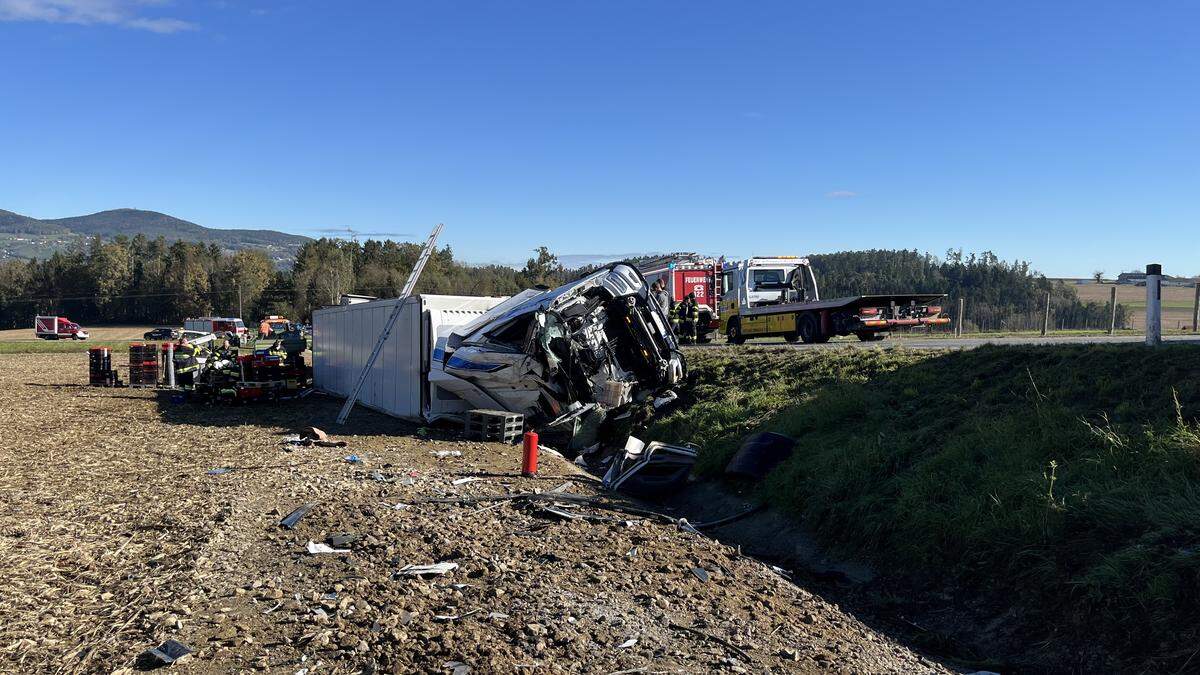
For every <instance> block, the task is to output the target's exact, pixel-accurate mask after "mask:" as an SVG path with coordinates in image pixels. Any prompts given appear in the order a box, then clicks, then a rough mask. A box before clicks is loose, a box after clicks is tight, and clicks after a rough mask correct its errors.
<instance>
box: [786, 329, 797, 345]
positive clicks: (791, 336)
mask: <svg viewBox="0 0 1200 675" xmlns="http://www.w3.org/2000/svg"><path fill="white" fill-rule="evenodd" d="M783 339H784V340H787V341H788V342H791V343H793V344H795V343H797V342H799V341H800V334H799V333H795V332H793V333H784V334H783Z"/></svg>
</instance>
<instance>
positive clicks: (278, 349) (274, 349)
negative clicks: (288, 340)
mask: <svg viewBox="0 0 1200 675" xmlns="http://www.w3.org/2000/svg"><path fill="white" fill-rule="evenodd" d="M267 356H277V357H279V358H280V360H282V359H286V358H287V350H285V349H284V348H283V341H282V340H275V341H274V342H272V343H271V348H270V349H268V350H267Z"/></svg>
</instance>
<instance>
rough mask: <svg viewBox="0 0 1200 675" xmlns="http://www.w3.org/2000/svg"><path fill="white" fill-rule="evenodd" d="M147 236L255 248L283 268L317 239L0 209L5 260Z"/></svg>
mask: <svg viewBox="0 0 1200 675" xmlns="http://www.w3.org/2000/svg"><path fill="white" fill-rule="evenodd" d="M137 235H142V236H143V237H145V238H147V239H151V240H153V239H157V238H158V237H162V238H163V239H164V240H166V241H167V242H168V243H171V242H175V241H186V242H196V243H202V244H216V245H217V246H218V247H220V248H222V249H224V250H227V251H237V250H241V249H247V248H254V249H259V250H261V251H263V252H265V253H266V254H267V256H268V257H269V258H271V259H272V260H273V261H274V262H275V263H276V264H277V265H284V264H288V263H290V262H291V260H292V259H293V257H294V256H295V254H296V251H297V250H299V248H300V247H301V246H302V245H303V244H304V242H307V241H311V239H309V238H308V237H304V236H300V235H296V234H287V233H286V232H277V231H275V230H223V229H216V228H211V227H204V226H202V225H197V224H196V223H193V222H189V221H186V220H183V219H180V218H176V217H174V216H169V215H167V214H165V213H158V212H157V211H143V210H141V209H113V210H110V211H101V212H99V213H92V214H89V215H86V216H72V217H69V218H54V219H37V218H31V217H29V216H24V215H21V214H19V213H13V212H12V211H4V210H0V260H3V259H13V258H16V259H22V258H26V259H27V258H46V257H48V256H49V255H50V254H52V253H54V252H55V251H64V250H66V249H68V248H70V247H72V246H74V245H79V244H82V243H84V242H85V241H86V240H87V239H88V238H90V237H93V236H100V237H103V238H104V239H106V240H107V239H112V238H114V237H118V236H124V237H130V238H132V237H134V236H137Z"/></svg>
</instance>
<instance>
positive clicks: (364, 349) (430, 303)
mask: <svg viewBox="0 0 1200 675" xmlns="http://www.w3.org/2000/svg"><path fill="white" fill-rule="evenodd" d="M503 301H504V298H487V297H470V296H452V295H418V296H413V297H410V298H408V299H407V300H406V301H405V302H404V306H403V307H402V309H401V313H400V316H399V318H398V319H397V321H396V325H395V327H394V328H393V329H392V334H391V335H390V336H389V337H388V340H387V342H386V343H385V344H384V347H383V350H382V351H381V352H380V353H379V357H378V358H376V359H375V365H374V366H372V368H371V372H370V374H369V375H368V376H367V380H366V382H364V383H363V388H362V391H361V392H360V393H359V398H358V400H359V403H360V404H361V405H365V406H367V407H368V408H372V409H374V410H378V411H380V412H384V413H387V414H389V415H394V416H396V417H401V418H404V419H409V420H415V421H421V420H424V419H425V418H426V414H427V413H431V414H430V415H429V416H430V417H437V416H439V415H440V414H447V413H452V412H458V411H461V410H465V407H463V406H461V405H455V403H456V402H455V401H446V400H444V399H445V397H444V396H441V397H435V398H436V399H437V400H436V402H435V403H434V404H433V405H432V408H433V410H431V411H427V410H426V408H425V405H426V402H427V401H428V400H429V399H430V396H429V390H430V389H429V383H428V378H427V371H428V360H429V356H430V354H431V353H432V352H433V343H434V341H435V340H436V338H437V336H438V335H445V334H447V333H448V332H449V331H450V330H451V328H453V327H454V326H457V325H461V324H464V323H467V322H469V321H471V320H472V319H474V318H475V317H477V316H479V315H480V314H483V313H484V312H486V311H487V310H489V309H491V308H492V307H495V306H496V305H498V304H500V303H501V302H503ZM396 302H397V300H396V299H394V298H393V299H389V300H374V301H371V302H363V303H356V304H353V305H343V306H338V307H325V308H322V309H318V310H317V311H315V312H313V385H314V386H315V387H316V388H317V390H319V391H323V392H325V393H328V394H334V395H336V396H343V397H344V396H349V394H350V390H351V389H353V388H354V383H355V381H356V380H357V378H358V375H359V373H360V372H361V370H362V367H363V366H364V365H365V364H366V362H367V359H368V357H370V355H371V350H373V349H374V348H375V343H376V341H378V339H379V336H380V334H381V333H382V332H383V327H384V324H386V323H387V319H388V316H390V315H391V312H392V309H393V308H394V307H395V306H396Z"/></svg>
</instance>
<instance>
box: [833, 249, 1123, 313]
mask: <svg viewBox="0 0 1200 675" xmlns="http://www.w3.org/2000/svg"><path fill="white" fill-rule="evenodd" d="M809 260H810V261H811V262H812V265H813V269H814V271H815V272H816V273H817V276H818V282H819V284H820V288H821V295H822V297H827V298H836V297H840V296H846V295H868V294H871V293H896V292H914V293H946V294H947V296H948V297H947V299H946V310H947V311H951V312H953V311H957V307H958V300H959V298H963V300H964V302H965V310H966V311H965V313H964V317H963V318H964V322H963V327H964V329H966V330H986V331H997V330H1028V329H1034V328H1040V327H1041V321H1042V314H1043V311H1044V307H1045V302H1046V293H1049V294H1050V311H1051V317H1052V321H1053V325H1054V327H1056V328H1060V329H1076V328H1078V329H1084V328H1107V327H1108V323H1109V319H1110V314H1111V311H1112V305H1111V304H1110V303H1107V302H1105V303H1098V302H1087V303H1084V302H1081V301H1080V300H1079V297H1078V294H1076V292H1075V289H1074V288H1072V287H1071V286H1069V285H1067V284H1065V283H1063V282H1062V281H1052V280H1050V279H1047V278H1046V277H1045V276H1043V275H1041V274H1039V273H1038V272H1036V271H1034V270H1033V269H1032V268H1031V267H1030V265H1029V263H1028V262H1024V261H1012V262H1007V261H1004V260H1000V259H999V258H998V257H997V256H996V255H995V254H994V253H992V252H991V251H985V252H983V253H980V254H975V253H969V254H964V253H963V252H962V250H961V249H952V250H950V251H947V253H946V257H945V258H942V259H939V258H937V257H936V256H933V255H930V254H928V253H918V252H917V251H905V250H898V251H895V250H877V249H876V250H869V251H845V252H840V253H829V254H820V255H813V256H810V257H809ZM1128 322H1129V313H1128V311H1127V309H1126V307H1125V306H1124V305H1121V304H1118V305H1117V327H1118V328H1123V327H1125V326H1126V325H1127V324H1128Z"/></svg>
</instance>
